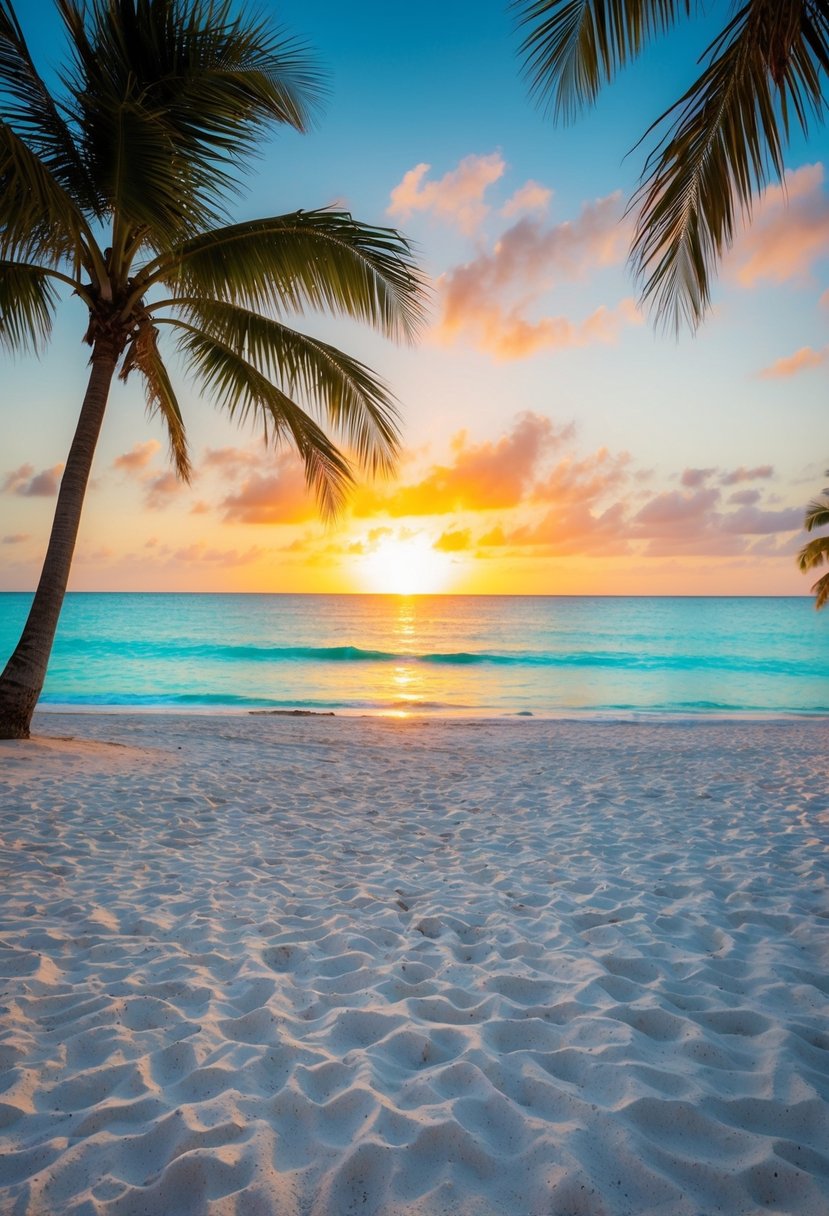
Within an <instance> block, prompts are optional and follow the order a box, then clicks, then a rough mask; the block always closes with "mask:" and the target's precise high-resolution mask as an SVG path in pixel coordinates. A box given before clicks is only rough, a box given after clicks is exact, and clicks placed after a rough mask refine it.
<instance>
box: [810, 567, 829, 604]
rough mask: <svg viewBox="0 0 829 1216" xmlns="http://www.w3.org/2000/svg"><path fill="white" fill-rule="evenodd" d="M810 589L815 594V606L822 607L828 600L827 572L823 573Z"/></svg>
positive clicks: (828, 578)
mask: <svg viewBox="0 0 829 1216" xmlns="http://www.w3.org/2000/svg"><path fill="white" fill-rule="evenodd" d="M812 591H813V592H814V595H815V608H816V609H820V608H823V607H824V605H825V604H826V603H827V602H829V574H824V575H823V576H822V578H819V579H818V581H817V582H816V583H813V584H812Z"/></svg>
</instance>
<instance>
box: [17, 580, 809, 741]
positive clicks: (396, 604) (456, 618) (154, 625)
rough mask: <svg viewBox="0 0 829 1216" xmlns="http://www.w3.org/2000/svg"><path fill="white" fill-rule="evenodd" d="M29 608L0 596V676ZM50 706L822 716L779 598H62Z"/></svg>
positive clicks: (791, 610)
mask: <svg viewBox="0 0 829 1216" xmlns="http://www.w3.org/2000/svg"><path fill="white" fill-rule="evenodd" d="M30 602H31V596H30V595H28V594H18V593H11V592H8V593H4V594H0V666H2V665H3V664H4V663H5V659H6V657H7V656H8V655H9V654H10V653H11V651H12V649H13V648H14V645H15V643H16V640H17V637H18V634H19V631H20V629H21V627H22V625H23V622H24V620H25V617H26V613H27V611H28V607H29V604H30ZM40 704H41V707H42V708H44V709H48V708H50V707H51V708H57V707H87V708H90V707H98V708H104V707H107V708H109V707H117V708H130V707H132V708H137V707H140V708H142V709H146V708H157V709H162V708H164V709H180V710H200V711H208V710H214V711H221V710H247V709H254V708H258V709H277V710H307V711H317V712H323V711H333V712H334V713H338V714H385V715H397V716H407V715H413V714H420V715H452V716H463V717H489V716H493V715H498V716H519V717H520V716H524V717H530V716H534V717H549V716H565V717H572V716H610V717H612V716H630V715H639V714H645V715H649V716H653V715H675V716H689V715H727V716H730V715H743V716H751V715H772V716H776V715H791V714H827V713H829V611H827V612H824V613H817V612H815V609H814V602H813V600H811V599H810V598H808V597H806V596H798V597H791V598H733V597H729V598H708V597H706V598H693V597H681V598H680V597H676V598H674V597H607V596H602V597H593V596H585V597H582V596H566V597H563V596H463V595H447V596H392V595H234V594H228V595H221V594H209V595H203V594H134V593H133V594H121V593H106V594H105V593H75V594H69V595H67V597H66V600H65V603H64V608H63V612H62V615H61V620H60V625H59V628H58V633H57V637H56V639H55V646H54V650H53V654H52V660H51V664H50V667H49V673H48V677H47V680H46V684H45V687H44V690H43V695H42V698H41V702H40Z"/></svg>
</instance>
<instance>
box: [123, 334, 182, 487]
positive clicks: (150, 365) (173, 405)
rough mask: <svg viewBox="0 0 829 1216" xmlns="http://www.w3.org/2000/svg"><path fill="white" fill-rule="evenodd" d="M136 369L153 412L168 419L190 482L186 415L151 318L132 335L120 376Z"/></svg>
mask: <svg viewBox="0 0 829 1216" xmlns="http://www.w3.org/2000/svg"><path fill="white" fill-rule="evenodd" d="M133 371H137V372H139V373H140V375H141V377H142V379H143V381H144V391H145V394H146V398H147V409H148V412H149V414H150V416H151V417H152V416H153V415H155V414H160V416H161V418H162V420H163V422H164V425H165V427H166V430H167V438H168V441H169V445H170V457H171V459H172V461H173V465H174V467H175V470H176V474H177V475H178V477H180V478H181V480H182V481H184V482H188V483H189V481H190V477H191V475H192V466H191V464H190V455H189V452H188V448H187V435H186V433H185V429H184V419H183V418H182V416H181V409H180V408H179V404H178V400H177V398H176V394H175V392H174V390H173V386H172V384H171V382H170V377H169V375H168V373H167V368H166V367H165V365H164V360H163V359H162V357H161V351H160V350H159V348H158V330H157V329H156V328H155V326H154V325H153V324H152V323H151V322H150V321H148V320H146V321H144V322H142V324H140V325H139V327H138V330H137V332H136V333H135V334H133V336H132V338H131V339H130V342H129V345H128V346H127V349H126V351H125V352H124V360H123V363H122V365H121V371H120V373H119V378H120V379H121V380H123V381H126V380H127V379H128V378H129V376H130V373H131V372H133Z"/></svg>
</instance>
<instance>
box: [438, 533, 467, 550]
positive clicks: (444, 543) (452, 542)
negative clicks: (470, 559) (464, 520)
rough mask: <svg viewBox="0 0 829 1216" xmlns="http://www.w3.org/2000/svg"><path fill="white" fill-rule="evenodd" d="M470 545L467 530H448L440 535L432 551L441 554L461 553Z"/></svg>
mask: <svg viewBox="0 0 829 1216" xmlns="http://www.w3.org/2000/svg"><path fill="white" fill-rule="evenodd" d="M469 545H470V532H469V528H455V529H452V528H449V529H447V531H446V532H442V533H441V535H440V536H439V537H438V538H437V540H436V541H435V542H434V544H433V545H432V548H433V549H438V550H439V551H440V552H441V553H462V552H463V551H464V549H468V548H469Z"/></svg>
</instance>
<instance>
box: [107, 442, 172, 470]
mask: <svg viewBox="0 0 829 1216" xmlns="http://www.w3.org/2000/svg"><path fill="white" fill-rule="evenodd" d="M160 449H161V444H160V443H159V442H158V440H156V439H148V440H147V442H146V443H136V444H135V445H134V446H133V447H132V448H131V449H130V450H129V452H122V453H121V455H120V456H116V457H115V459H114V460H113V462H112V467H113V469H121V470H122V471H123V472H125V473H130V474H132V473H141V472H143V471H144V470H145V469H146V468H147V466H148V465H149V464H151V463H152V460H153V457H154V456H155V454H156V452H158V451H159V450H160Z"/></svg>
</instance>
